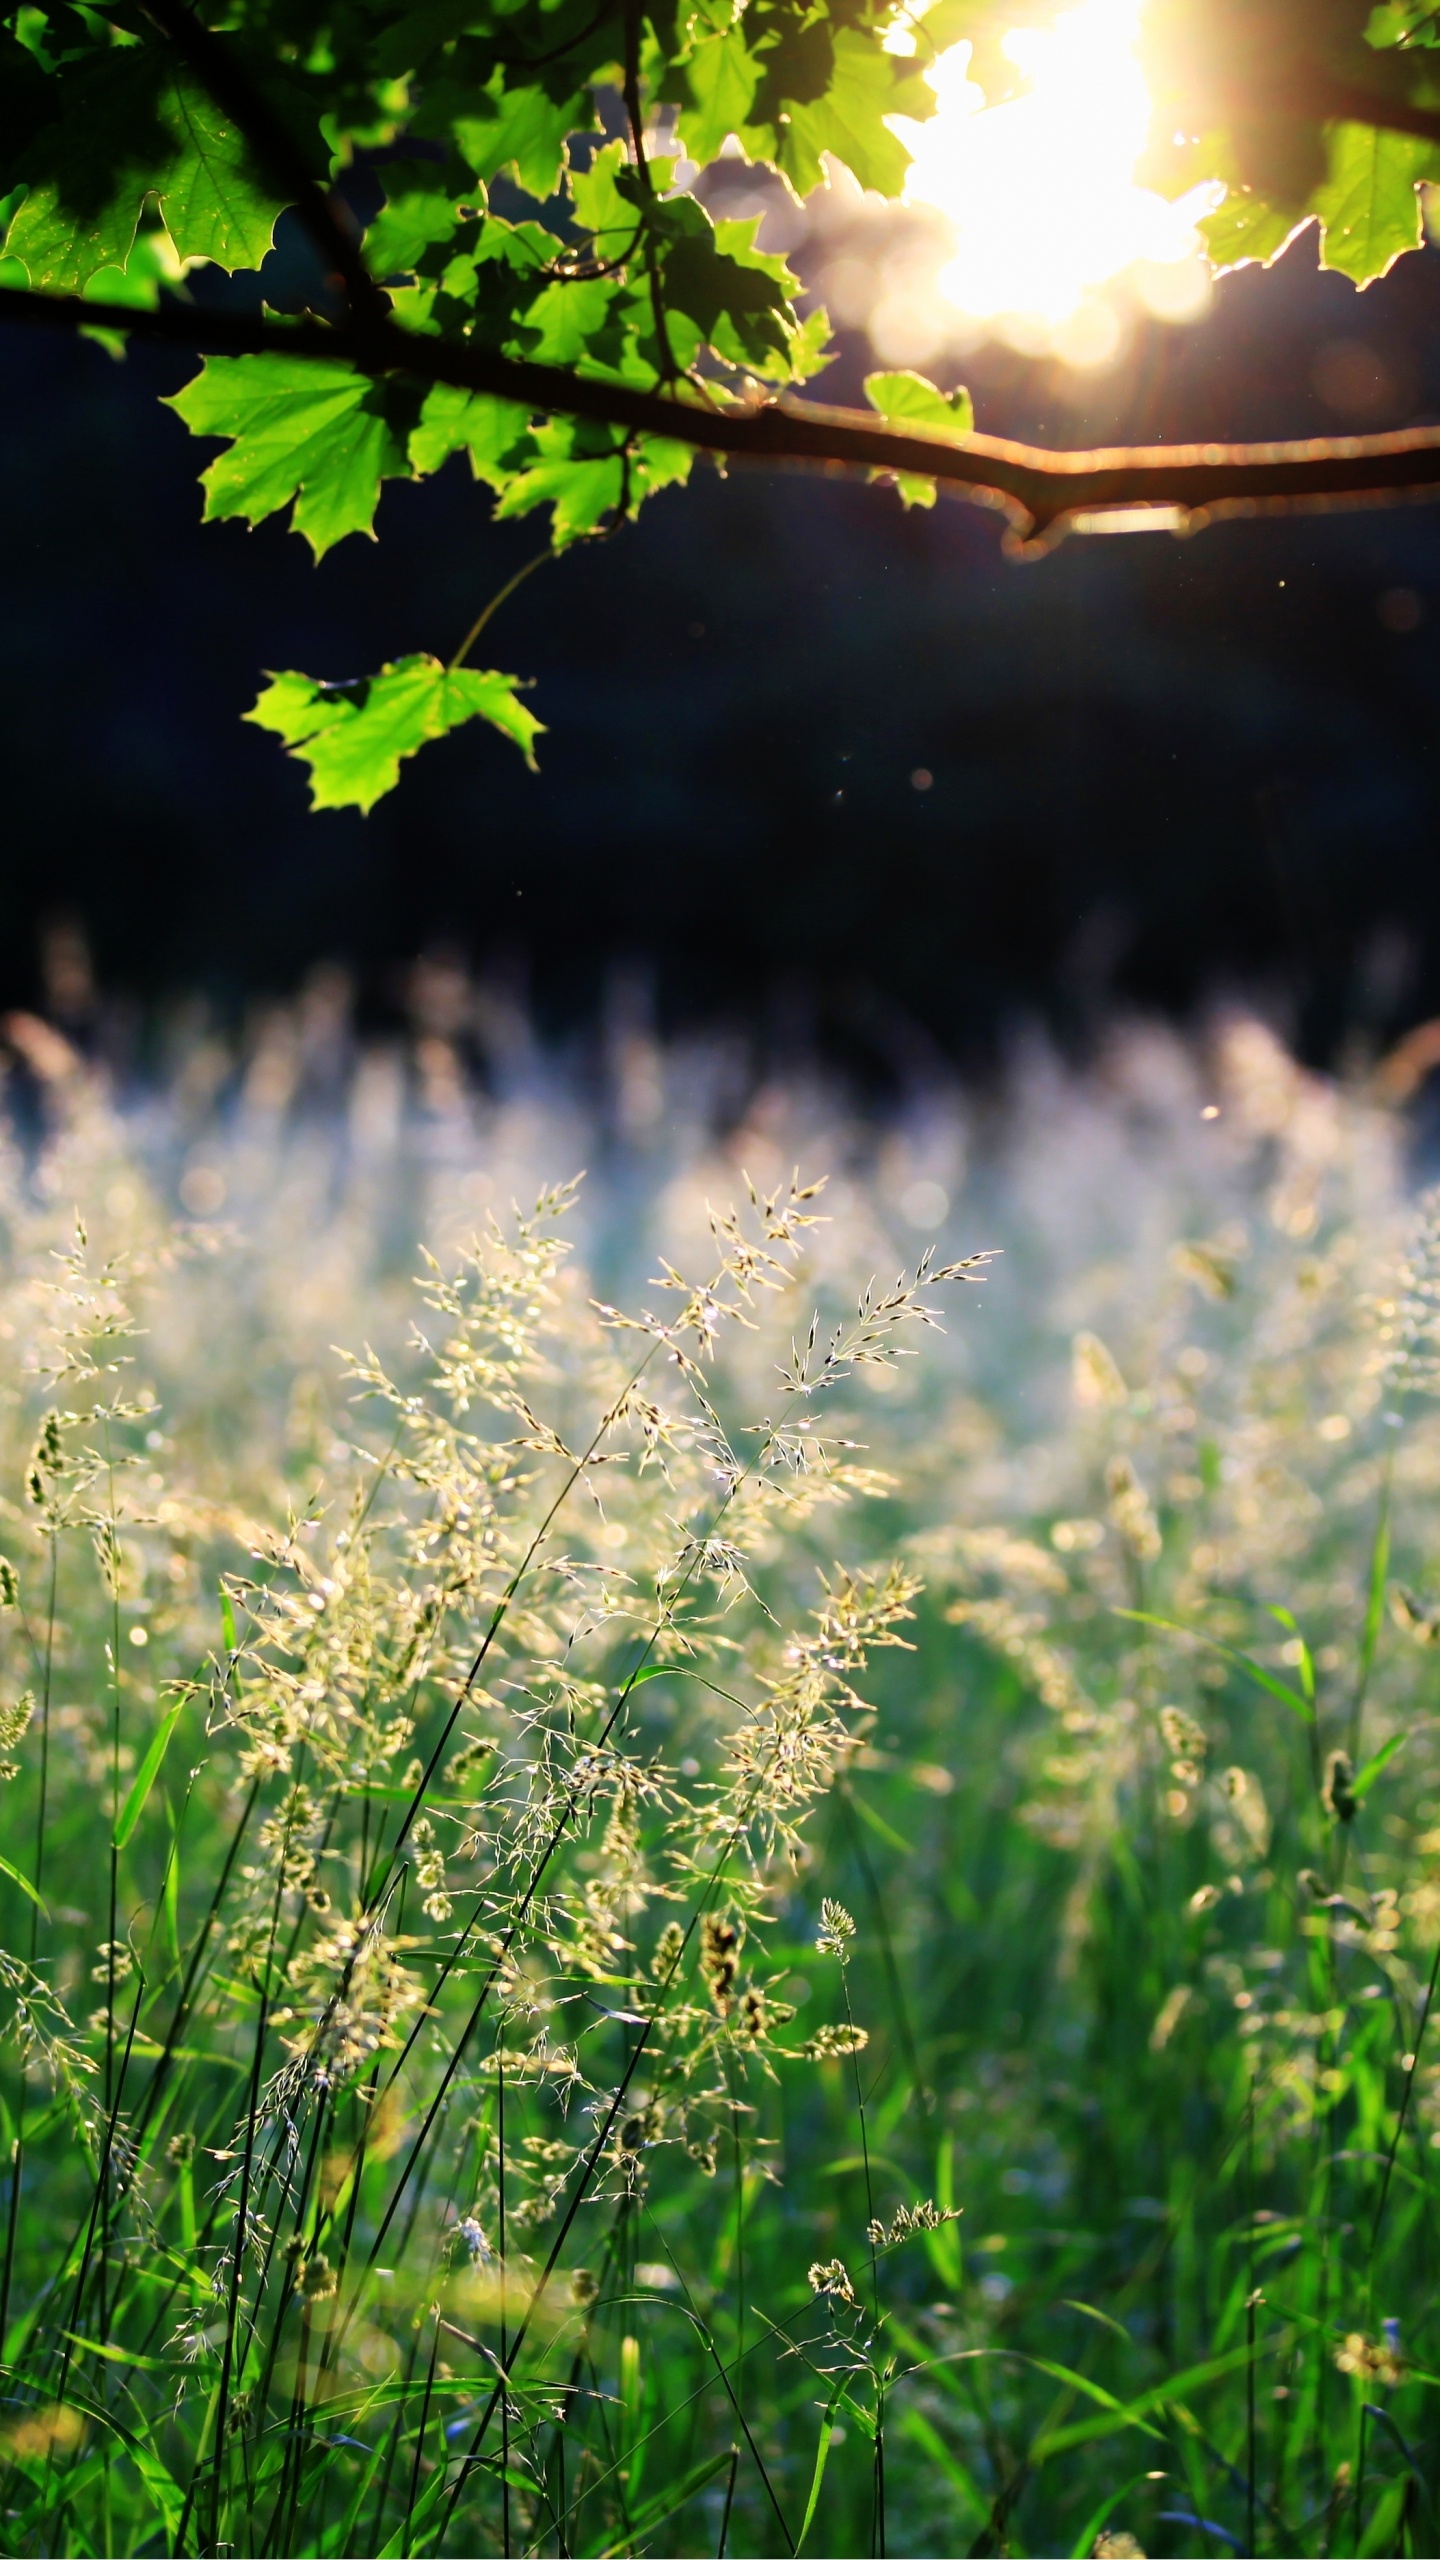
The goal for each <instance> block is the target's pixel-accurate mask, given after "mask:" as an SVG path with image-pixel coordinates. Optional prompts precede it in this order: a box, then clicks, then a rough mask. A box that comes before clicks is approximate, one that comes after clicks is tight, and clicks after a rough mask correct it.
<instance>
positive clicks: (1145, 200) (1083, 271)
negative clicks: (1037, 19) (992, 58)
mask: <svg viewBox="0 0 1440 2560" xmlns="http://www.w3.org/2000/svg"><path fill="white" fill-rule="evenodd" d="M1139 17H1140V0H1082V5H1081V6H1080V7H1079V8H1076V9H1073V10H1070V11H1068V12H1067V13H1066V14H1065V15H1064V16H1063V17H1061V18H1058V19H1057V20H1056V21H1055V22H1054V24H1053V25H1052V26H1051V27H1049V28H1045V29H1039V28H1017V29H1016V30H1015V31H1014V32H1013V33H1012V34H1010V35H1009V36H1007V37H1006V39H1005V43H1004V48H1003V49H1004V51H1005V53H1006V54H1007V55H1008V57H1009V59H1010V60H1011V61H1012V62H1013V63H1014V64H1015V67H1016V69H1017V70H1018V71H1020V72H1021V73H1023V75H1024V77H1025V80H1026V83H1027V86H1026V89H1025V93H1024V94H1023V96H1021V97H1019V98H1016V99H1014V100H1012V101H1011V102H1010V103H1008V104H1006V105H1003V106H994V107H987V106H986V104H985V99H984V95H983V92H982V91H981V90H980V89H979V88H978V87H977V86H976V84H975V83H974V81H973V80H972V79H971V78H970V76H969V71H970V47H969V45H968V44H960V45H956V46H955V47H954V48H953V49H952V50H951V51H950V52H948V53H945V54H942V55H941V57H940V59H939V60H938V61H937V62H936V64H935V66H934V68H933V69H932V70H931V72H930V74H929V79H930V85H931V87H932V88H933V89H934V90H935V92H936V95H937V98H938V100H939V105H938V108H937V111H936V114H935V115H934V117H933V118H932V119H931V120H930V121H929V122H928V123H926V124H907V126H906V129H905V140H906V143H907V145H908V146H909V147H910V148H911V150H912V151H913V154H914V158H913V162H912V166H911V170H910V175H909V180H908V183H907V187H906V195H907V198H908V200H909V201H910V202H911V203H913V204H922V205H929V206H932V207H934V208H935V209H936V210H937V211H939V212H940V213H943V214H944V215H945V216H946V217H947V218H948V220H949V222H950V223H951V225H952V227H953V230H954V235H955V249H954V255H953V257H952V259H951V260H950V263H949V264H948V266H946V267H945V268H943V269H942V271H941V273H940V276H939V278H938V286H939V291H940V292H941V294H942V295H943V296H944V297H945V299H946V300H947V301H948V302H949V303H950V304H951V305H952V306H953V307H954V308H955V309H956V310H957V311H958V312H960V313H963V314H965V315H966V316H967V317H969V318H970V319H972V320H975V321H979V322H983V323H989V324H991V325H992V326H994V327H995V328H996V331H997V334H1000V335H1003V336H1007V337H1009V338H1011V339H1012V340H1013V342H1014V343H1015V344H1016V345H1017V346H1021V347H1024V348H1025V350H1026V352H1033V353H1041V352H1045V351H1048V350H1052V349H1053V350H1054V351H1055V352H1057V353H1060V354H1062V355H1066V356H1068V357H1069V359H1070V361H1071V362H1073V363H1078V364H1086V363H1089V364H1097V363H1103V362H1104V361H1105V360H1106V359H1107V357H1109V356H1110V355H1112V354H1113V353H1114V352H1115V350H1116V347H1117V345H1118V343H1119V340H1120V337H1121V334H1122V329H1121V321H1120V318H1119V316H1118V313H1117V311H1116V308H1115V304H1114V302H1113V301H1112V300H1111V299H1108V298H1107V297H1106V295H1105V293H1104V288H1105V287H1107V286H1109V285H1112V284H1113V283H1114V282H1115V280H1116V279H1117V278H1119V277H1121V276H1128V277H1129V280H1130V283H1131V285H1132V287H1133V289H1134V292H1135V294H1136V295H1137V297H1138V298H1139V299H1140V301H1141V302H1143V303H1144V304H1145V305H1146V307H1147V308H1149V309H1151V310H1153V311H1155V312H1156V313H1157V315H1158V316H1160V317H1163V318H1166V319H1172V320H1183V319H1194V318H1198V317H1199V316H1200V312H1201V310H1202V309H1203V308H1204V304H1205V300H1206V298H1207V295H1208V275H1207V272H1206V270H1205V268H1204V265H1203V262H1202V260H1201V258H1200V256H1199V247H1200V243H1199V238H1198V235H1197V233H1196V230H1195V223H1196V220H1197V217H1198V216H1199V215H1200V214H1201V213H1203V212H1206V211H1208V210H1209V208H1210V205H1211V204H1212V203H1213V201H1214V199H1215V196H1216V194H1218V193H1219V192H1220V191H1219V190H1218V189H1213V188H1208V187H1206V188H1196V189H1193V190H1192V191H1191V193H1190V194H1189V195H1187V196H1184V197H1182V198H1180V199H1179V200H1178V201H1177V202H1175V203H1168V202H1167V201H1166V199H1165V198H1164V197H1163V196H1159V195H1156V194H1155V193H1153V191H1152V190H1151V189H1149V188H1148V187H1142V186H1139V185H1137V184H1136V180H1135V169H1136V165H1137V163H1138V161H1139V159H1140V156H1141V153H1142V151H1143V150H1144V148H1145V143H1146V138H1147V133H1148V128H1149V122H1150V101H1149V97H1148V95H1147V92H1146V87H1145V78H1144V73H1143V71H1142V69H1141V66H1140V62H1139V59H1138V57H1137V53H1136V37H1137V34H1138V29H1139ZM897 121H898V120H897Z"/></svg>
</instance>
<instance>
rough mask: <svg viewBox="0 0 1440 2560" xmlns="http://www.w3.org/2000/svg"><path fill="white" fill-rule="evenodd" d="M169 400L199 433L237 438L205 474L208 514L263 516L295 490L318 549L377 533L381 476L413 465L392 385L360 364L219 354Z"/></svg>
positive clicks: (304, 526) (300, 515)
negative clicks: (395, 412)
mask: <svg viewBox="0 0 1440 2560" xmlns="http://www.w3.org/2000/svg"><path fill="white" fill-rule="evenodd" d="M169 405H170V407H171V408H172V409H175V410H176V411H178V413H179V415H180V416H181V417H182V418H183V419H184V421H185V424H186V425H187V427H188V428H189V429H190V431H191V434H192V435H198V436H227V437H229V438H230V439H231V443H230V449H229V451H228V453H223V454H221V455H220V456H219V458H218V460H216V461H214V462H212V463H211V464H210V466H209V468H208V470H206V471H205V472H203V473H202V474H201V478H202V481H203V483H204V488H205V515H206V519H207V521H208V520H210V519H212V518H216V517H225V516H244V517H245V518H247V520H248V521H249V522H250V523H251V524H259V523H260V522H261V521H262V519H263V518H264V517H266V516H270V515H274V514H275V513H276V512H277V511H278V510H279V509H280V508H281V507H285V506H288V505H289V503H290V501H291V500H292V499H293V500H294V501H295V512H294V516H293V518H292V522H293V525H294V529H295V531H296V532H297V533H303V534H304V535H305V536H306V538H307V540H308V541H309V542H310V544H311V545H312V547H313V549H314V552H315V556H316V558H317V559H319V558H320V557H321V555H322V554H323V553H324V552H326V551H328V550H329V549H330V547H331V545H332V544H333V543H336V542H339V541H341V540H342V539H343V537H344V536H345V535H346V534H347V533H369V532H370V531H371V530H372V527H373V525H374V520H375V508H376V503H377V501H378V499H379V495H380V483H381V480H382V479H393V478H395V477H397V476H400V475H402V474H403V475H408V473H409V469H410V464H409V458H408V456H407V453H406V450H405V442H404V440H403V438H402V435H401V433H400V432H399V430H398V428H397V426H396V424H395V423H393V422H392V417H393V410H394V407H395V400H394V393H393V390H392V389H390V388H389V387H388V386H386V385H384V384H381V383H376V382H373V381H372V380H371V379H370V378H369V376H368V375H366V374H363V373H357V372H356V371H355V369H354V367H353V366H352V365H348V364H342V363H335V364H331V363H327V362H317V361H315V360H313V359H310V360H307V359H306V358H304V357H299V356H297V357H295V358H293V359H292V358H289V357H285V356H210V357H208V358H207V359H206V362H205V365H204V368H203V370H202V371H201V372H200V373H198V374H197V375H196V376H195V379H194V381H193V382H188V383H187V384H186V386H185V388H184V390H183V391H181V392H178V393H177V394H176V396H175V398H174V399H173V400H172V401H171V402H170V404H169ZM411 414H412V416H413V409H412V413H411Z"/></svg>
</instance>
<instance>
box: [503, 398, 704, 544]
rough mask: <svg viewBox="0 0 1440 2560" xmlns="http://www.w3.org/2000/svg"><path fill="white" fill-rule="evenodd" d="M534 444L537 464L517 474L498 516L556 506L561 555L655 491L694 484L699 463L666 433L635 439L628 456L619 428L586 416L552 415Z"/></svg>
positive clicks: (555, 535)
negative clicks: (692, 478)
mask: <svg viewBox="0 0 1440 2560" xmlns="http://www.w3.org/2000/svg"><path fill="white" fill-rule="evenodd" d="M532 442H533V444H534V448H535V453H536V457H537V459H536V460H535V462H534V464H533V465H532V466H531V467H530V468H529V469H527V470H524V471H519V472H517V473H516V474H515V475H514V477H513V478H512V479H511V481H510V483H509V485H508V487H507V488H506V490H505V493H504V495H503V497H502V498H501V499H500V501H499V503H498V505H497V506H496V509H495V513H496V515H497V516H528V515H530V514H532V513H533V511H534V509H535V508H536V507H550V508H551V509H553V514H552V517H551V530H550V539H551V542H552V543H553V545H554V547H555V549H556V550H557V551H563V550H564V549H565V548H566V547H567V545H568V544H570V543H572V542H578V541H580V540H581V539H583V537H584V536H585V535H586V534H590V533H596V532H598V531H599V530H600V528H601V526H602V525H603V524H604V523H605V520H606V518H607V517H608V516H613V515H615V514H616V513H617V512H618V511H619V510H620V509H621V508H623V509H624V510H625V511H626V512H627V514H628V513H633V512H634V510H635V508H636V507H637V506H638V505H639V503H640V501H641V499H642V498H647V497H650V496H651V495H653V493H654V491H655V490H657V489H663V488H665V487H667V486H669V485H670V484H672V483H674V482H677V481H684V480H688V478H689V476H690V472H691V469H692V466H693V464H694V461H695V453H694V448H693V446H691V445H686V444H680V443H678V442H672V441H671V440H670V439H669V438H668V437H662V436H636V437H635V438H634V439H633V440H632V442H631V444H630V448H629V451H628V453H627V451H626V447H625V442H624V439H623V438H622V436H621V434H620V431H619V429H618V428H614V427H606V426H603V425H600V424H599V423H598V422H596V421H594V420H591V419H587V418H547V419H546V421H545V423H544V425H543V426H539V427H536V428H535V429H534V431H533V436H532Z"/></svg>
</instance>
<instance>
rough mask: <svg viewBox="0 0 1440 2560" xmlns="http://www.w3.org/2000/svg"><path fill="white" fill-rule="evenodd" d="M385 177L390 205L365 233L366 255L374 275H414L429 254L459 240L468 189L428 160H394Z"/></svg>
mask: <svg viewBox="0 0 1440 2560" xmlns="http://www.w3.org/2000/svg"><path fill="white" fill-rule="evenodd" d="M384 178H385V202H384V204H383V205H382V207H381V209H380V211H379V213H378V214H377V215H376V217H375V220H374V221H373V222H372V223H371V225H370V227H369V229H368V231H367V232H366V234H365V256H366V259H367V261H368V263H369V267H370V272H371V274H372V275H375V276H382V277H383V276H395V275H413V274H414V272H415V270H416V268H417V267H418V266H419V264H420V262H421V260H422V258H424V257H425V253H426V251H427V250H429V249H433V248H437V247H439V246H441V245H442V244H443V243H444V242H445V241H447V240H453V239H454V238H455V235H456V233H457V231H458V230H459V228H460V216H459V213H458V210H457V205H456V198H457V196H459V195H460V194H461V192H462V189H461V188H459V187H457V186H455V185H454V184H453V183H452V173H451V172H450V171H449V170H446V169H437V168H435V167H434V165H433V164H432V163H427V162H425V161H415V160H402V161H390V162H388V163H387V164H386V167H385V170H384Z"/></svg>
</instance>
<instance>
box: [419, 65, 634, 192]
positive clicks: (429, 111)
mask: <svg viewBox="0 0 1440 2560" xmlns="http://www.w3.org/2000/svg"><path fill="white" fill-rule="evenodd" d="M433 116H434V108H433V107H432V103H431V100H430V99H429V98H428V97H427V99H426V106H425V115H424V118H423V123H424V126H425V129H427V130H428V129H430V127H431V125H432V121H433ZM594 123H595V108H594V103H593V100H592V98H591V95H590V92H589V90H588V89H585V88H578V89H577V88H576V87H575V85H574V75H573V72H571V71H567V70H566V68H565V67H564V65H563V64H562V65H559V66H557V69H556V71H555V72H554V73H552V74H550V75H548V76H547V77H546V78H544V79H542V80H539V81H536V82H534V83H533V84H530V85H528V86H526V87H524V88H512V87H510V86H509V85H508V84H507V81H506V75H505V73H504V71H503V70H500V71H496V72H494V73H493V74H492V76H491V78H490V79H489V80H488V81H487V83H486V84H485V86H484V88H483V89H480V90H478V91H477V90H475V89H467V90H466V91H465V93H464V99H463V104H460V105H459V106H458V110H457V111H456V112H453V113H452V114H451V115H450V116H449V118H448V127H449V130H450V131H451V132H452V133H453V134H454V137H455V141H456V144H457V145H458V147H459V149H460V151H461V152H462V153H463V155H464V158H465V161H466V165H467V166H468V167H469V168H471V169H473V170H474V172H475V175H476V177H477V178H479V179H480V180H481V181H482V182H487V183H488V181H489V180H490V179H491V178H497V177H498V176H499V175H500V173H501V171H502V170H505V171H507V172H510V173H513V175H514V176H515V177H516V178H517V179H518V181H519V183H520V185H521V186H522V187H524V189H525V190H526V192H527V194H529V195H532V196H536V197H538V198H539V200H540V202H541V203H542V204H543V203H544V201H545V199H546V197H547V196H552V195H553V194H554V193H555V190H556V188H557V187H558V185H559V183H560V175H561V171H562V170H563V169H564V166H565V145H566V142H567V140H568V138H569V136H570V135H571V134H572V133H588V132H590V131H592V130H593V127H594Z"/></svg>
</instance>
